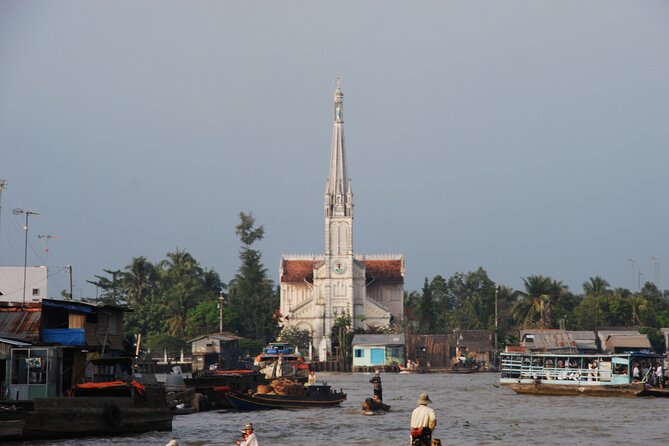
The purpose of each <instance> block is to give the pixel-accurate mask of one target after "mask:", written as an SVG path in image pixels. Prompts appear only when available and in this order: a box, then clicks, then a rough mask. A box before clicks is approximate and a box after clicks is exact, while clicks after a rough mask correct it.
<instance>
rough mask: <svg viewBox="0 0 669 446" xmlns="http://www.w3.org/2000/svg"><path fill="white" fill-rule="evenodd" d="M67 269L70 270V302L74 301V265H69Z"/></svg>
mask: <svg viewBox="0 0 669 446" xmlns="http://www.w3.org/2000/svg"><path fill="white" fill-rule="evenodd" d="M67 269H68V270H70V296H69V299H68V300H72V299H73V298H74V295H73V294H72V265H67Z"/></svg>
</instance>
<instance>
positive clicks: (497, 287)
mask: <svg viewBox="0 0 669 446" xmlns="http://www.w3.org/2000/svg"><path fill="white" fill-rule="evenodd" d="M498 294H499V285H495V365H497V356H498V354H499V352H498V351H497V327H498V325H497V295H498Z"/></svg>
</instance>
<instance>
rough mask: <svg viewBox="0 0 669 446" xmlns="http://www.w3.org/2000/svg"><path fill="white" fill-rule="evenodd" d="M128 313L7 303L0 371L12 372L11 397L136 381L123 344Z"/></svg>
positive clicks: (44, 302)
mask: <svg viewBox="0 0 669 446" xmlns="http://www.w3.org/2000/svg"><path fill="white" fill-rule="evenodd" d="M125 311H128V310H127V309H126V308H124V307H118V306H113V305H93V304H87V303H82V302H75V301H60V300H53V299H41V301H40V302H38V303H32V302H31V303H27V304H25V305H23V304H14V303H6V302H4V303H1V305H0V338H2V339H3V341H1V342H0V344H2V348H0V368H3V369H4V370H6V372H5V375H4V381H3V382H4V385H5V388H6V389H8V394H9V396H10V398H13V399H32V398H35V397H42V396H45V397H46V396H59V395H64V394H66V393H67V392H68V391H69V389H70V388H71V387H72V386H73V385H75V384H79V383H82V382H88V381H110V380H115V379H118V378H119V377H123V376H127V377H130V376H132V368H131V355H130V352H128V351H126V345H125V343H124V339H123V314H124V312H125ZM2 366H4V367H2ZM0 377H2V375H0Z"/></svg>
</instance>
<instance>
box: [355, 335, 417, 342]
mask: <svg viewBox="0 0 669 446" xmlns="http://www.w3.org/2000/svg"><path fill="white" fill-rule="evenodd" d="M351 344H352V345H404V334H358V335H355V336H353V341H352V342H351Z"/></svg>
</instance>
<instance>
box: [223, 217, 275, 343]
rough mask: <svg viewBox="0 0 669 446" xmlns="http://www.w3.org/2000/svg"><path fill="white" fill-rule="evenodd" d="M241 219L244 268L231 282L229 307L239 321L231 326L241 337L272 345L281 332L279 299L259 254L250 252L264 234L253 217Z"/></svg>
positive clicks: (239, 228) (240, 233)
mask: <svg viewBox="0 0 669 446" xmlns="http://www.w3.org/2000/svg"><path fill="white" fill-rule="evenodd" d="M239 218H240V223H239V225H237V226H236V227H235V229H236V234H237V236H238V237H239V239H240V241H241V242H242V247H241V248H240V252H239V258H240V261H241V265H240V267H239V271H238V272H237V274H236V275H235V278H234V279H233V280H232V281H231V282H230V285H229V287H230V294H229V297H228V306H230V307H232V308H234V314H235V315H237V319H235V320H233V321H231V324H232V326H233V328H234V329H235V330H236V331H237V332H238V333H239V334H240V335H241V336H244V337H249V338H252V339H262V340H264V341H265V342H269V341H271V340H272V339H274V338H275V337H276V335H277V334H278V331H279V325H278V317H277V314H278V308H279V298H278V295H277V293H275V291H274V283H273V281H272V280H271V279H270V278H269V277H268V275H267V270H266V269H265V268H264V266H263V264H262V261H261V253H260V251H257V250H255V249H252V248H251V245H253V243H255V242H256V241H259V240H262V238H263V237H264V234H265V230H264V228H263V227H262V226H259V227H255V218H253V216H252V215H251V214H245V213H244V212H240V214H239Z"/></svg>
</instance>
